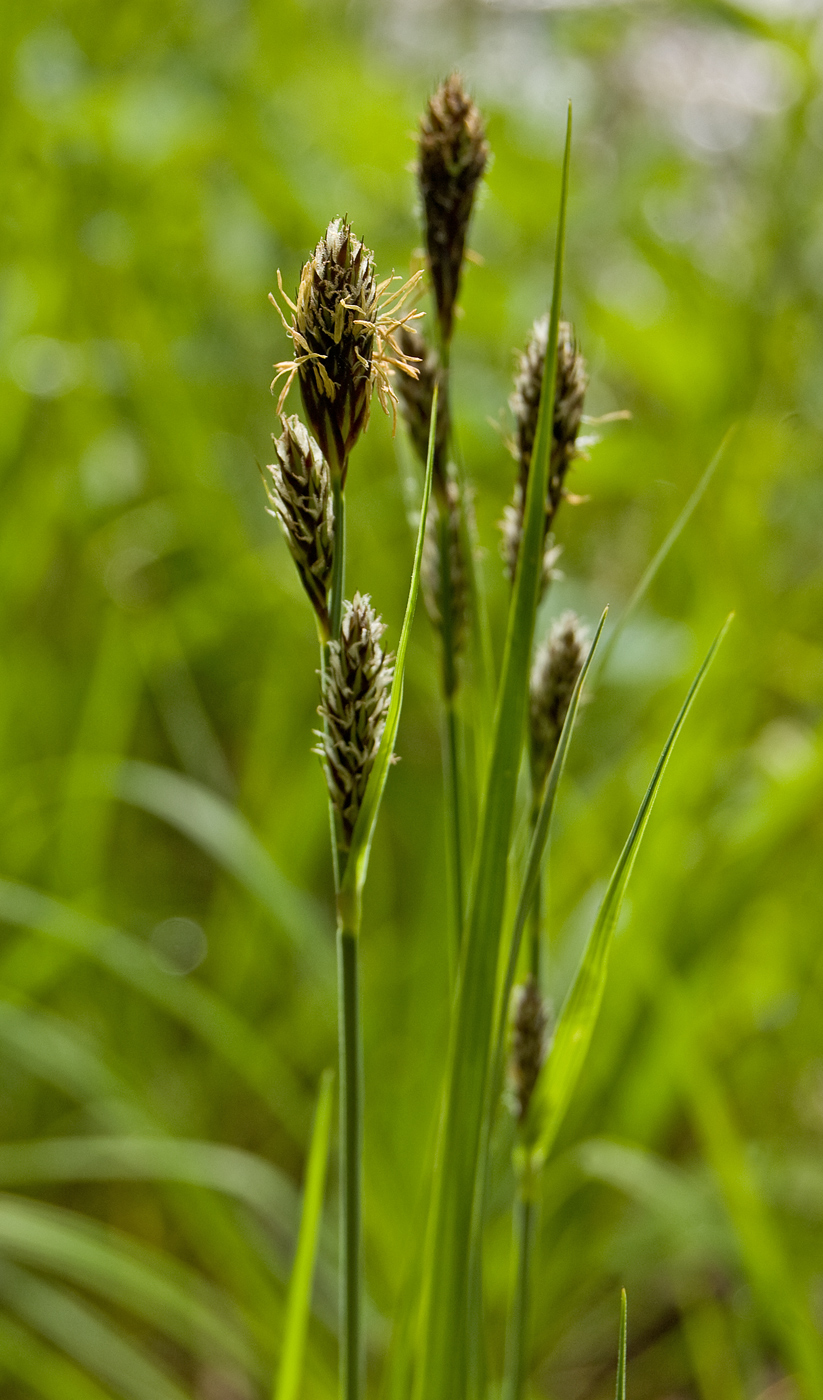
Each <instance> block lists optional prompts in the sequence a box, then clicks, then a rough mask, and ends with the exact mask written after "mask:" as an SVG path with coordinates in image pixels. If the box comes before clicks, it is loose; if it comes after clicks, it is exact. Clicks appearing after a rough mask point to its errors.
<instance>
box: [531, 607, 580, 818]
mask: <svg viewBox="0 0 823 1400" xmlns="http://www.w3.org/2000/svg"><path fill="white" fill-rule="evenodd" d="M588 649H589V636H588V632H587V631H586V629H585V628H584V627H583V625H582V624H581V622H580V620H579V618H578V617H577V616H576V615H575V614H574V613H573V612H567V613H564V614H563V616H562V617H561V618H559V620H558V621H557V622H556V623H555V624H554V627H553V628H552V630H551V632H550V633H549V636H548V637H547V638H546V640H545V641H543V642H541V644H540V646H539V647H538V648H537V654H536V656H535V659H534V665H533V666H532V673H531V679H530V682H529V755H530V759H531V769H532V787H533V789H534V791H535V792H536V793H540V792H541V791H542V788H543V784H544V783H545V781H546V778H547V777H548V773H549V769H550V768H551V765H552V760H553V758H554V755H555V753H556V752H557V745H558V743H559V741H560V731H561V729H562V728H563V722H564V720H565V718H566V715H567V713H568V709H569V704H570V702H571V698H572V692H573V691H574V687H575V686H576V685H577V680H578V677H579V675H580V672H581V671H582V669H583V663H584V662H585V660H586V654H587V652H588Z"/></svg>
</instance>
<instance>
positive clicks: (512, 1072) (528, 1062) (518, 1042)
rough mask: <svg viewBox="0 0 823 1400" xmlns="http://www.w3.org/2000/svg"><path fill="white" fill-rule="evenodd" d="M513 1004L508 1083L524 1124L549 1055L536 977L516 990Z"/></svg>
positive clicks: (515, 1110) (546, 1019)
mask: <svg viewBox="0 0 823 1400" xmlns="http://www.w3.org/2000/svg"><path fill="white" fill-rule="evenodd" d="M513 1002H514V1005H513V1015H512V1033H511V1048H510V1052H509V1084H510V1087H511V1095H512V1107H513V1110H514V1116H515V1118H516V1119H517V1121H518V1123H522V1122H523V1120H524V1119H525V1117H526V1114H527V1113H528V1111H529V1104H530V1103H531V1097H532V1094H533V1093H534V1087H535V1085H536V1083H537V1076H538V1075H539V1073H540V1068H541V1066H542V1064H543V1060H544V1059H545V1055H546V1028H547V1026H548V1014H547V1011H546V1004H545V1002H544V1000H543V997H542V996H541V994H540V989H539V987H538V986H537V983H536V982H535V980H534V978H533V977H528V978H527V979H526V981H525V982H524V983H522V985H521V986H519V987H515V990H514V998H513Z"/></svg>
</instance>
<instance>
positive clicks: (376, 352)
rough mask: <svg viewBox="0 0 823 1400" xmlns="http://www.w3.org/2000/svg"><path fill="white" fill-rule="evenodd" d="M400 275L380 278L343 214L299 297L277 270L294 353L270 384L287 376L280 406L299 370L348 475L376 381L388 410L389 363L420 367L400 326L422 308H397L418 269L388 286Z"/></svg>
mask: <svg viewBox="0 0 823 1400" xmlns="http://www.w3.org/2000/svg"><path fill="white" fill-rule="evenodd" d="M395 280H396V279H395V278H392V277H390V278H388V280H387V281H385V282H381V283H378V281H377V278H376V276H375V271H374V255H373V254H372V253H371V252H370V250H369V249H368V248H367V247H366V246H365V244H364V243H361V241H360V239H359V238H356V237H355V236H354V234H353V233H352V231H351V228H350V226H349V224H348V223H347V222H346V221H345V220H344V219H332V221H331V223H330V224H329V226H328V228H327V229H326V232H325V234H324V236H323V237H322V238H321V239H320V242H319V243H318V245H317V247H316V248H315V250H314V254H313V256H312V257H311V258H309V260H308V262H306V263H305V264H304V266H303V270H302V272H301V274H300V285H299V287H298V289H297V301H296V302H293V301H290V300H289V298H288V297H287V296H286V295H285V293H284V292H283V284H282V281H281V280H280V276H279V274H278V282H279V286H280V292H281V295H282V296H283V300H284V301H285V303H286V305H287V307H288V309H289V311H290V312H291V321H290V322H289V321H287V320H286V318H285V316H284V314H283V312H282V310H281V308H280V307H279V306H278V304H277V301H276V300H275V298H274V296H273V295H271V294H270V300H271V302H272V303H273V305H274V306H275V308H276V309H277V311H278V312H279V314H280V317H281V319H282V321H283V325H284V326H285V328H286V333H287V335H288V336H289V337H290V339H291V341H292V344H293V346H294V357H293V359H291V360H284V361H282V362H281V363H280V364H277V365H275V369H276V371H277V373H276V375H275V379H274V382H273V384H272V389H273V388H274V385H275V384H276V383H277V381H278V379H280V378H281V377H284V378H285V383H284V385H283V388H282V390H281V393H280V399H279V401H278V405H277V407H278V412H279V411H280V409H281V408H282V406H283V403H284V402H285V398H286V394H287V393H288V390H289V386H290V385H291V383H292V381H293V380H294V378H295V376H297V378H298V379H299V382H300V392H301V395H302V398H303V406H304V408H305V410H306V416H307V418H308V420H309V425H310V427H311V429H312V432H313V433H314V435H315V437H316V438H317V441H318V442H319V444H320V447H321V449H322V452H323V455H324V457H325V458H326V461H327V462H328V464H329V467H330V469H331V472H332V475H333V476H335V475H338V474H339V475H340V476H341V477H342V478H345V474H346V464H347V462H348V458H349V454H350V453H351V451H352V448H353V447H354V445H355V443H356V442H357V439H358V438H359V436H360V434H361V433H362V431H363V429H364V428H365V427H366V424H367V422H368V417H369V406H370V402H371V393H372V388H373V387H374V386H376V388H377V395H378V398H379V399H380V402H381V405H382V406H383V408H384V409H386V410H388V409H389V408H392V407H393V405H394V404H395V403H396V395H395V392H394V389H393V388H392V385H391V379H390V371H391V369H393V368H395V369H400V370H402V371H404V372H405V373H407V374H412V375H414V374H416V370H415V367H414V366H413V365H411V364H409V363H408V362H407V361H406V359H405V357H404V355H403V354H402V352H401V350H400V348H399V346H398V344H397V333H398V331H399V330H400V329H401V328H402V326H404V325H406V324H407V323H408V322H409V321H410V320H413V319H414V318H415V316H416V315H417V313H416V312H414V311H410V312H407V313H406V314H405V315H400V314H399V313H400V308H401V307H402V306H403V303H404V302H405V301H406V299H407V298H408V296H409V295H410V294H411V291H412V290H413V288H414V287H415V286H416V285H417V282H418V281H419V280H420V274H418V275H417V276H416V277H413V278H412V279H411V280H410V281H409V282H407V283H406V284H405V286H403V287H401V288H400V289H399V290H398V291H396V292H389V291H388V288H389V287H390V285H391V283H392V282H393V281H395Z"/></svg>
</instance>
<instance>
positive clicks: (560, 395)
mask: <svg viewBox="0 0 823 1400" xmlns="http://www.w3.org/2000/svg"><path fill="white" fill-rule="evenodd" d="M548 338H549V318H548V316H542V317H541V318H540V320H539V321H535V323H534V326H533V327H532V332H531V335H530V337H529V341H528V344H527V346H526V348H525V350H524V351H523V352H522V354H521V355H520V363H519V366H518V371H517V375H516V378H515V381H514V393H513V394H512V397H511V399H510V401H509V402H510V405H511V409H512V412H513V413H514V418H515V432H516V436H515V441H514V444H513V447H514V455H515V458H516V460H517V462H518V467H519V470H518V475H517V482H516V484H515V488H514V496H513V498H512V503H511V505H509V506H507V507H506V511H505V514H504V518H503V520H502V522H501V529H502V532H503V538H502V541H501V553H502V555H503V559H504V561H505V564H506V573H507V574H508V576H509V578H511V579H513V578H514V573H515V569H516V567H517V556H518V553H519V551H520V536H521V534H522V531H523V512H524V510H525V505H526V491H527V489H528V484H529V470H530V468H531V460H532V452H533V450H534V439H535V435H536V433H537V418H538V414H539V411H540V393H541V389H542V385H543V367H544V365H545V363H546V346H547V343H548ZM587 385H588V376H587V374H586V362H585V360H584V359H583V356H582V355H581V354H580V351H579V349H578V347H577V342H576V341H575V338H574V333H573V331H572V328H571V326H570V325H569V324H568V322H567V321H561V322H560V327H559V331H558V337H557V382H556V386H555V395H554V422H553V439H552V454H551V462H550V464H549V485H548V490H547V494H546V527H545V535H546V540H547V547H548V549H549V550H550V549H551V541H550V540H549V536H550V534H551V530H552V526H553V524H554V517H555V515H556V514H557V510H558V507H559V505H560V502H561V501H562V499H563V493H564V488H565V481H566V474H567V472H568V470H569V467H570V466H571V464H572V462H573V461H574V459H575V457H576V456H577V455H578V449H577V445H576V444H577V435H578V433H579V431H580V424H581V422H582V418H583V400H584V398H585V394H586V388H587ZM553 562H554V561H553V559H547V561H546V565H545V567H544V586H545V585H546V584H547V583H548V581H549V579H550V578H551V565H552V563H553Z"/></svg>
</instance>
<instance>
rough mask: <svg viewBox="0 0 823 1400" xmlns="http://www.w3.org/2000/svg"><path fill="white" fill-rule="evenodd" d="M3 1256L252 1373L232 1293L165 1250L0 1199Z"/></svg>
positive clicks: (70, 1216)
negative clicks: (91, 1294)
mask: <svg viewBox="0 0 823 1400" xmlns="http://www.w3.org/2000/svg"><path fill="white" fill-rule="evenodd" d="M0 1254H2V1255H3V1256H4V1257H5V1258H11V1259H13V1260H15V1261H17V1262H19V1263H22V1264H26V1265H30V1266H33V1267H34V1268H36V1269H45V1270H48V1271H49V1272H51V1273H56V1274H59V1275H60V1277H61V1278H63V1279H65V1280H67V1281H68V1282H70V1283H74V1284H76V1285H78V1286H79V1287H81V1288H84V1289H88V1290H90V1291H92V1292H94V1293H96V1294H97V1295H98V1296H99V1297H101V1298H102V1299H104V1300H105V1301H106V1302H107V1303H110V1304H115V1305H117V1306H118V1307H122V1308H125V1309H128V1311H130V1312H131V1313H133V1314H134V1315H135V1316H136V1317H140V1318H142V1319H143V1320H144V1321H145V1322H147V1323H149V1324H150V1326H152V1327H154V1328H156V1329H157V1330H158V1331H160V1332H162V1333H163V1334H164V1335H165V1336H167V1337H169V1338H171V1339H172V1340H173V1341H175V1342H176V1343H177V1344H178V1345H180V1346H182V1347H185V1348H186V1349H187V1350H194V1352H195V1354H198V1355H210V1356H215V1355H218V1356H222V1357H226V1358H230V1359H232V1360H233V1361H235V1362H236V1363H237V1364H239V1365H240V1366H241V1367H242V1369H243V1371H244V1372H245V1373H246V1374H247V1375H249V1374H255V1373H256V1372H257V1370H258V1367H257V1366H256V1365H255V1363H254V1361H253V1357H252V1352H251V1348H250V1343H249V1339H248V1338H247V1337H246V1336H244V1334H243V1331H242V1330H241V1328H240V1327H238V1326H237V1323H236V1319H235V1318H234V1317H233V1316H232V1314H233V1311H234V1310H233V1308H232V1306H231V1302H230V1300H229V1298H228V1297H227V1295H226V1294H225V1293H223V1292H221V1291H220V1290H219V1289H217V1288H216V1287H214V1285H211V1284H208V1283H207V1282H206V1280H205V1279H204V1278H203V1277H201V1276H199V1275H198V1274H197V1273H196V1272H195V1271H194V1270H193V1269H191V1268H189V1267H187V1266H186V1265H183V1264H181V1263H179V1262H178V1261H177V1260H176V1259H173V1258H172V1257H171V1256H170V1255H168V1254H163V1253H161V1252H160V1251H158V1250H156V1249H150V1248H148V1247H147V1246H146V1245H144V1244H140V1243H138V1241H137V1240H133V1239H131V1238H130V1237H129V1236H128V1235H125V1234H123V1233H122V1232H121V1231H119V1230H116V1229H114V1228H113V1227H112V1226H109V1225H102V1224H100V1222H99V1221H96V1220H89V1219H87V1218H85V1217H84V1216H82V1215H78V1214H76V1213H75V1212H74V1211H68V1210H64V1209H62V1208H60V1207H58V1206H52V1205H44V1204H43V1203H42V1202H40V1201H31V1200H25V1199H22V1198H20V1197H14V1196H5V1195H3V1196H0Z"/></svg>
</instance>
